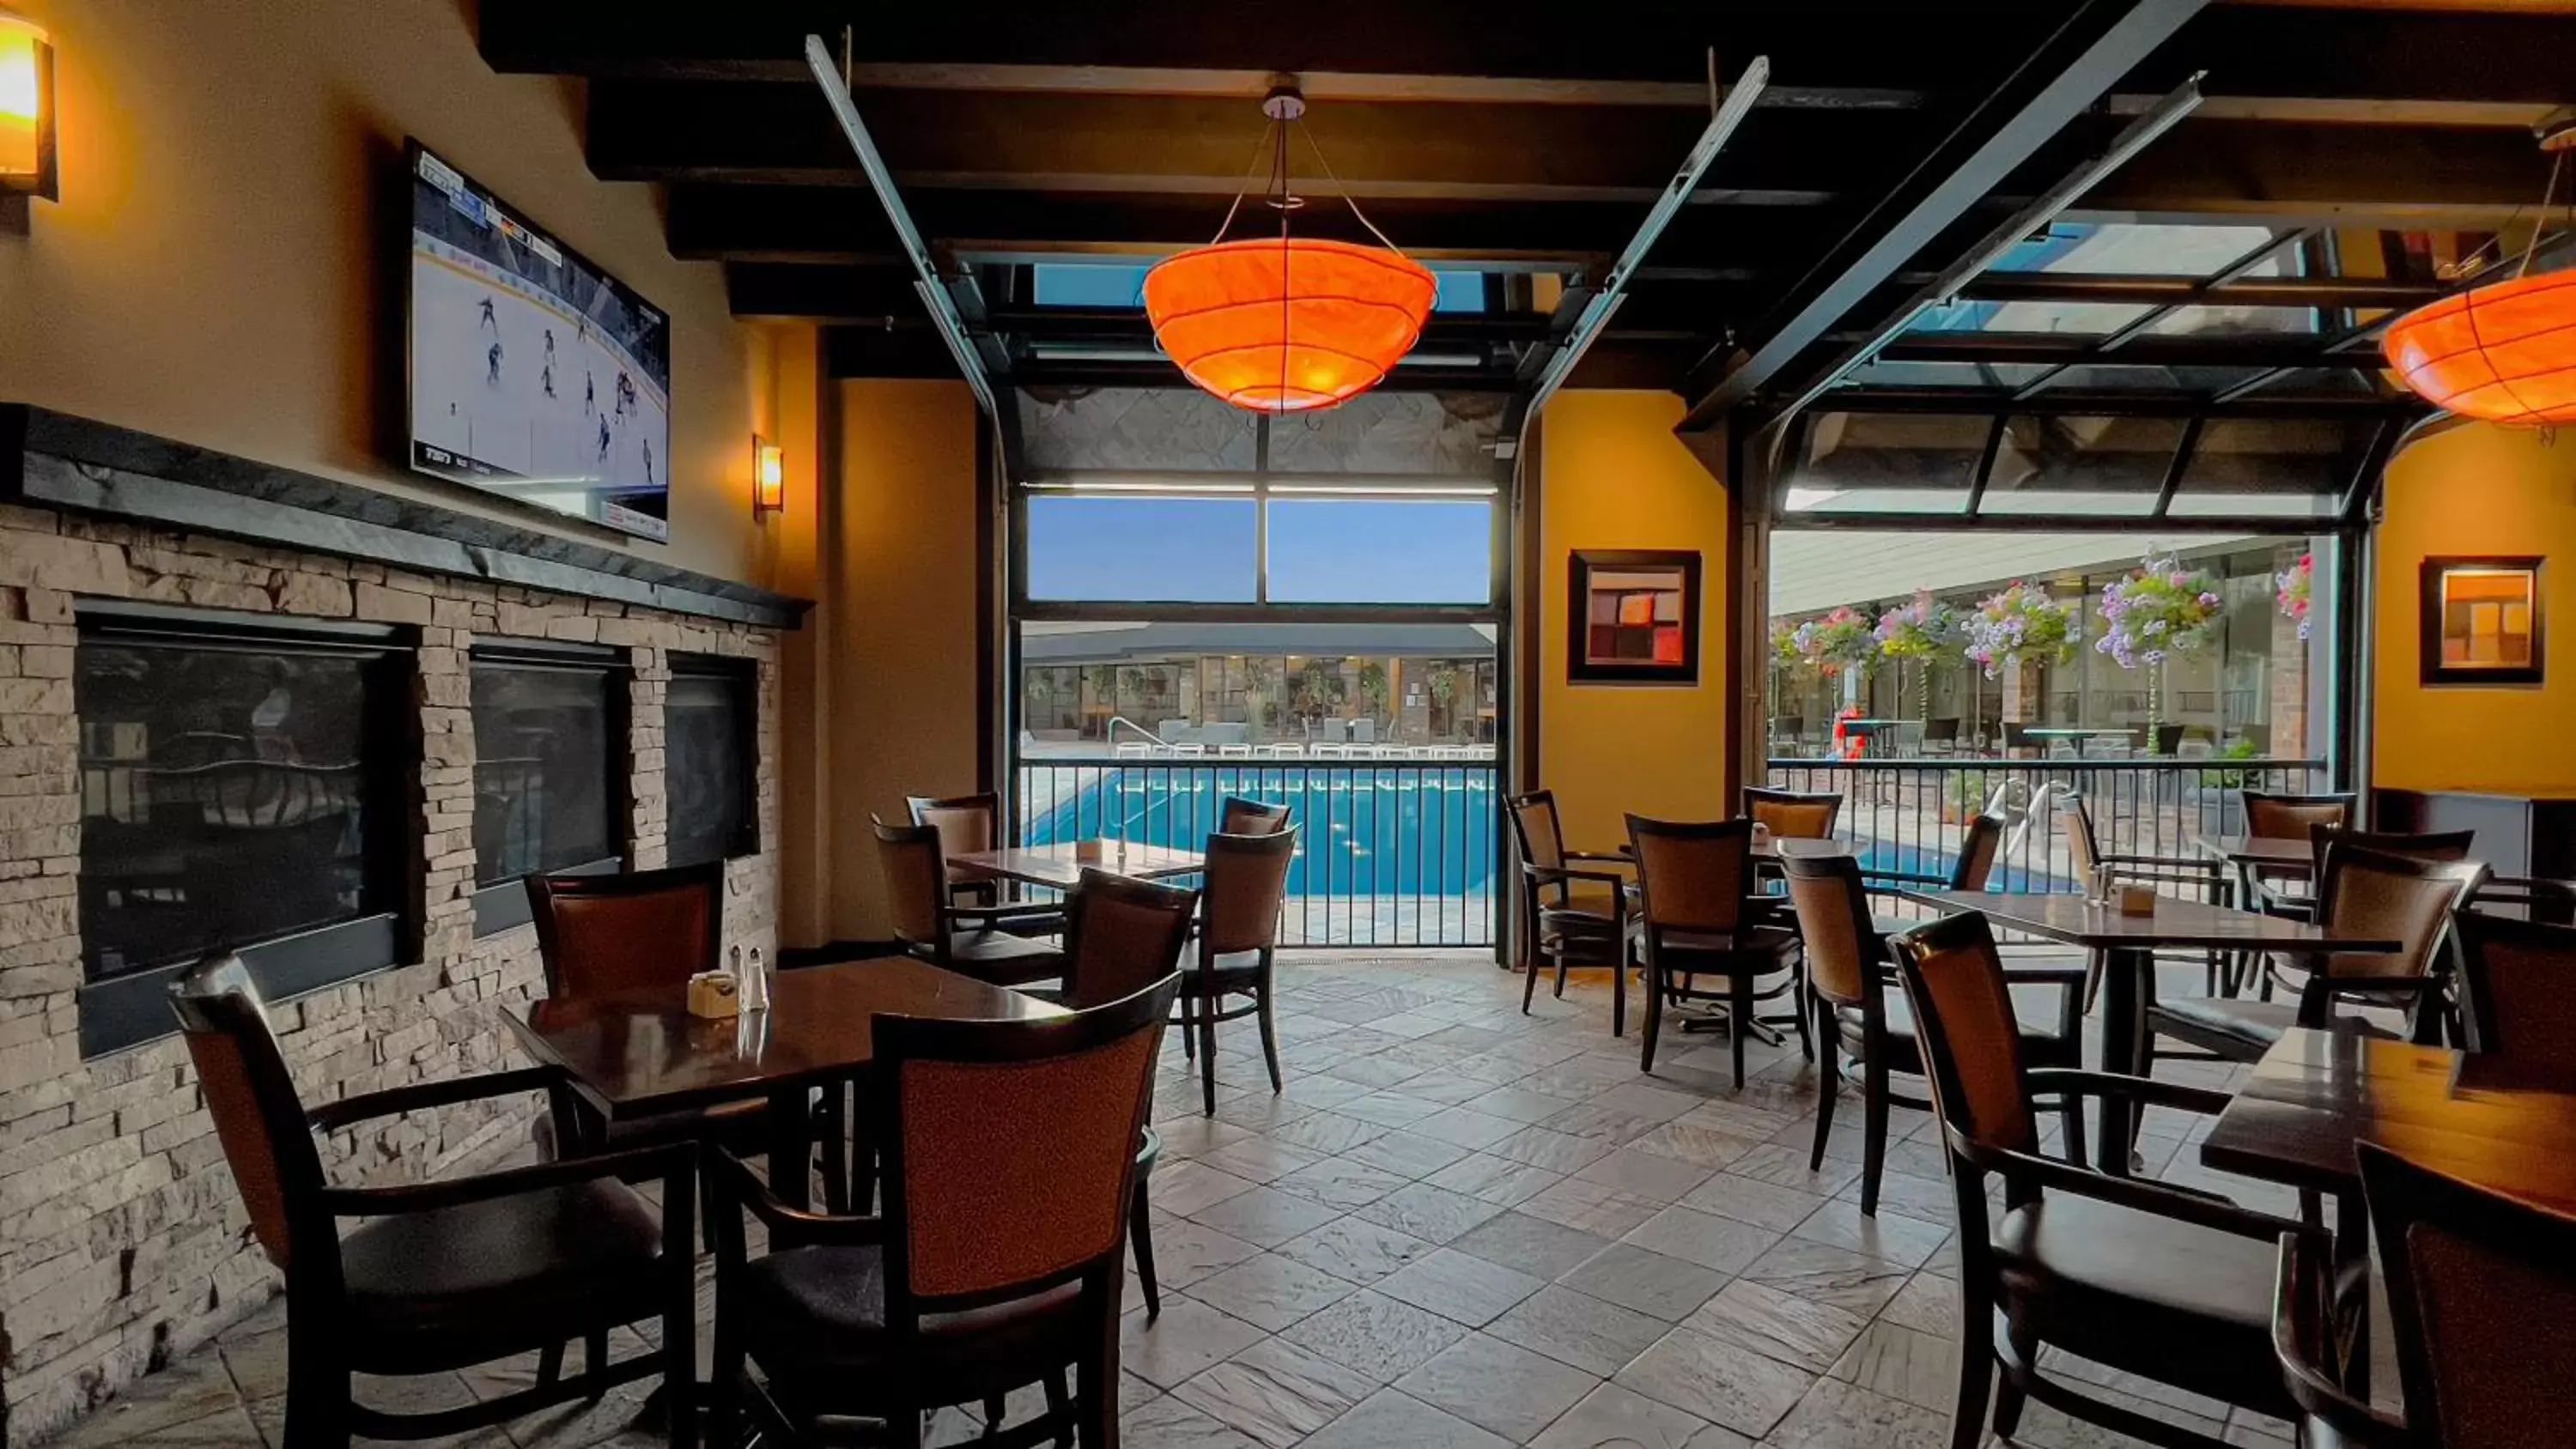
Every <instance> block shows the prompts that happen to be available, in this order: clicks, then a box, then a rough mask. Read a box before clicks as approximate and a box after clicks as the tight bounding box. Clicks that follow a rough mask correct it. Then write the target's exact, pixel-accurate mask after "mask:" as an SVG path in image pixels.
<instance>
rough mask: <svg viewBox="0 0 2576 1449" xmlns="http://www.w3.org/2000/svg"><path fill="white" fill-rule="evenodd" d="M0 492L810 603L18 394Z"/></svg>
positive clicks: (725, 613) (718, 594) (417, 559)
mask: <svg viewBox="0 0 2576 1449" xmlns="http://www.w3.org/2000/svg"><path fill="white" fill-rule="evenodd" d="M0 501H5V502H10V503H24V504H32V505H36V506H39V507H49V508H58V509H66V510H70V511H73V512H79V513H90V514H98V515H101V516H105V517H110V518H119V519H124V520H128V521H130V522H134V523H141V524H148V525H151V526H154V527H159V528H176V529H184V530H186V531H188V532H190V533H204V534H214V535H218V536H221V537H225V538H232V539H238V540H241V541H244V542H247V543H255V544H263V545H266V546H269V547H273V548H286V549H301V550H303V551H306V552H309V553H323V554H331V555H334V556H337V557H340V558H354V559H365V560H367V561H369V562H371V563H381V564H386V565H389V566H391V567H395V568H403V569H409V570H412V571H414V572H416V573H425V574H442V575H446V576H449V577H453V578H469V579H482V580H486V581H489V582H492V583H501V584H517V585H520V586H522V587H524V588H531V589H544V590H547V591H549V592H551V593H558V594H570V595H575V596H578V597H583V598H593V599H611V600H615V601H617V602H619V603H624V604H640V605H643V606H645V607H647V608H654V609H661V610H665V611H667V612H669V613H673V614H688V615H695V616H698V617H701V618H711V619H728V620H732V621H735V622H738V623H745V624H755V625H759V626H762V627H765V628H777V629H793V628H796V627H797V626H798V625H799V624H800V623H801V622H802V620H803V619H804V616H805V611H806V610H807V609H810V608H812V607H813V604H812V602H811V601H810V600H806V599H798V598H793V597H790V596H788V595H786V594H777V593H772V592H770V591H769V590H767V589H761V588H755V587H753V586H752V585H749V584H741V583H735V582H733V581H732V580H730V579H720V578H715V577H713V576H711V575H708V574H701V573H696V572H694V571H692V570H689V569H684V568H678V567H675V566H673V565H670V564H665V563H657V562H655V561H653V560H651V559H646V558H639V557H637V556H635V555H632V554H627V553H621V552H619V551H617V550H615V549H611V548H603V547H601V546H599V545H598V544H594V543H585V542H583V541H582V540H580V539H576V538H566V537H564V536H562V535H560V534H554V533H548V532H545V531H543V530H541V529H535V528H523V527H519V526H517V525H514V524H510V523H504V522H501V521H499V520H496V519H490V518H482V517H477V516H475V515H473V514H468V513H461V512H458V511H456V510H454V509H449V508H442V507H440V506H438V505H437V504H435V503H429V502H424V501H421V500H418V499H412V498H404V497H400V496H398V495H395V494H391V493H383V492H379V491H377V490H375V489H373V488H366V487H361V486H359V485H357V484H354V483H343V482H339V481H337V480H335V479H330V478H322V477H317V476H315V475H313V474H310V473H298V472H296V471H294V470H293V469H289V468H280V467H276V466H274V465H272V464H268V463H258V462H253V461H252V460H250V459H248V458H237V457H234V456H232V455H231V454H228V453H218V452H215V451H213V450H211V449H208V448H199V447H195V446H192V445H190V444H187V443H181V442H175V441H173V440H171V439H168V438H161V437H155V436H153V435H152V434H149V433H139V432H135V431H133V430H132V429H130V428H120V427H117V426H115V425H113V424H109V423H102V422H96V421H93V420H91V419H88V418H76V417H71V416H69V415H67V414H63V413H57V412H52V411H50V410H48V409H45V408H40V407H33V406H30V405H27V404H24V403H0Z"/></svg>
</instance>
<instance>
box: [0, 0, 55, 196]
mask: <svg viewBox="0 0 2576 1449" xmlns="http://www.w3.org/2000/svg"><path fill="white" fill-rule="evenodd" d="M54 119H55V117H54V47H53V46H52V44H51V43H49V42H48V40H47V39H46V36H45V29H44V27H43V26H41V25H38V24H37V23H36V22H34V21H32V20H29V19H27V18H26V17H24V16H21V15H15V14H12V13H10V12H9V11H7V10H0V193H16V194H19V195H26V196H41V197H43V198H45V199H46V200H47V201H54V200H57V199H59V198H58V196H57V194H56V190H55V178H54Z"/></svg>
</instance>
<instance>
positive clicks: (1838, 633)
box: [1796, 605, 1879, 677]
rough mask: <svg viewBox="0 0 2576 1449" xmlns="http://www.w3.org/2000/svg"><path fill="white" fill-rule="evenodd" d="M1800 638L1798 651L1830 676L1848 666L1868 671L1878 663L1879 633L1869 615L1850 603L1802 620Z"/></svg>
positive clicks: (1799, 631)
mask: <svg viewBox="0 0 2576 1449" xmlns="http://www.w3.org/2000/svg"><path fill="white" fill-rule="evenodd" d="M1796 638H1797V641H1798V652H1799V653H1801V654H1803V655H1805V656H1806V657H1807V659H1808V660H1809V661H1810V662H1812V663H1813V664H1814V665H1815V666H1816V667H1817V668H1818V669H1820V670H1822V671H1824V673H1825V674H1826V675H1827V676H1828V677H1832V676H1836V675H1839V674H1841V673H1842V672H1843V671H1844V670H1846V669H1858V670H1860V671H1862V672H1863V673H1864V674H1866V673H1867V672H1868V671H1869V670H1870V669H1871V668H1872V667H1873V666H1875V665H1876V664H1877V663H1878V659H1879V652H1878V635H1877V633H1876V631H1875V630H1874V629H1873V628H1872V627H1871V624H1870V621H1869V616H1868V615H1866V614H1863V613H1861V612H1860V611H1858V610H1856V609H1853V608H1852V607H1850V606H1849V605H1845V606H1844V607H1842V608H1839V609H1836V610H1834V611H1833V612H1832V613H1830V614H1827V615H1825V616H1824V617H1823V618H1821V619H1809V620H1808V621H1807V622H1805V623H1803V624H1800V625H1799V626H1798V628H1797V631H1796Z"/></svg>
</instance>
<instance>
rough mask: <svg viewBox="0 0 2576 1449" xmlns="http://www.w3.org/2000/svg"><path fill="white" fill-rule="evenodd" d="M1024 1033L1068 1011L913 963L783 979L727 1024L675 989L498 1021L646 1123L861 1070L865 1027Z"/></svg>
mask: <svg viewBox="0 0 2576 1449" xmlns="http://www.w3.org/2000/svg"><path fill="white" fill-rule="evenodd" d="M880 1013H884V1014H889V1015H896V1016H928V1017H937V1018H941V1019H944V1020H950V1021H997V1020H999V1021H1025V1020H1031V1019H1035V1018H1039V1017H1048V1016H1061V1015H1063V1014H1064V1008H1062V1007H1060V1006H1056V1005H1054V1004H1052V1003H1050V1002H1045V1001H1040V1000H1039V999H1037V998H1036V997H1034V996H1024V995H1022V994H1021V993H1019V992H1017V991H1012V990H1010V989H1008V988H1006V987H1001V986H989V985H986V984H985V983H983V982H981V981H976V980H973V979H971V978H969V977H965V976H960V975H958V974H956V973H955V972H953V971H942V970H940V969H939V968H938V967H936V966H932V965H930V964H928V963H927V962H922V961H916V960H913V959H912V958H911V957H909V956H889V957H886V958H884V959H882V960H874V961H848V962H843V963H841V964H840V965H837V966H813V967H807V968H805V969H803V970H797V971H781V972H779V973H778V977H777V980H776V983H775V984H774V985H773V986H772V988H771V992H770V1009H769V1010H768V1011H766V1012H754V1013H746V1014H744V1015H743V1016H740V1017H730V1018H727V1019H725V1020H722V1021H706V1020H701V1019H700V1018H698V1017H694V1016H691V1015H689V1012H688V992H687V990H686V988H684V987H680V986H653V987H643V988H638V989H635V990H630V991H614V992H608V993H605V994H602V995H599V996H592V997H583V998H581V999H579V1000H564V1001H554V1000H549V1001H540V1002H537V1003H535V1004H534V1005H532V1006H531V1007H530V1008H529V1010H528V1014H527V1015H526V1016H525V1017H524V1018H523V1017H521V1016H520V1015H519V1014H518V1013H517V1012H510V1011H505V1012H503V1013H502V1014H501V1015H502V1019H503V1020H505V1021H507V1022H509V1024H510V1027H511V1029H512V1030H513V1031H514V1032H516V1033H517V1035H518V1038H519V1043H520V1045H522V1046H524V1047H525V1048H527V1051H528V1054H529V1055H530V1056H533V1057H535V1058H536V1059H537V1060H538V1061H539V1062H541V1063H544V1064H546V1065H548V1066H555V1067H560V1068H562V1069H563V1070H564V1072H565V1073H566V1074H567V1075H569V1076H570V1077H571V1078H572V1081H573V1085H574V1087H575V1089H576V1090H578V1091H579V1092H580V1093H581V1094H582V1095H583V1096H584V1097H586V1098H588V1099H589V1100H590V1103H591V1105H592V1106H594V1107H596V1108H598V1109H599V1111H600V1112H601V1114H602V1115H604V1116H607V1117H610V1118H612V1119H620V1120H622V1119H625V1118H629V1117H641V1116H649V1115H651V1114H653V1113H656V1112H668V1111H672V1110H674V1109H677V1108H683V1107H703V1106H709V1105H713V1104H715V1103H719V1102H731V1101H741V1100H744V1099H746V1098H751V1097H759V1096H765V1095H768V1094H770V1093H773V1092H777V1091H781V1090H785V1089H788V1088H791V1087H795V1086H797V1085H799V1084H802V1083H806V1082H814V1081H826V1080H830V1079H832V1078H835V1077H838V1076H842V1075H846V1074H847V1073H849V1072H850V1071H851V1070H852V1069H854V1068H857V1067H863V1066H865V1065H866V1064H867V1063H868V1061H869V1059H870V1057H871V1055H872V1054H873V1050H874V1043H873V1041H872V1040H871V1039H870V1036H869V1019H870V1018H872V1017H874V1016H876V1015H878V1014H880Z"/></svg>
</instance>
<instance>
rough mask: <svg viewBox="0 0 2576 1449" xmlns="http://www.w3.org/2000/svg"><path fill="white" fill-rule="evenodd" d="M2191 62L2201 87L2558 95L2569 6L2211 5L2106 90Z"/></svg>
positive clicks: (2180, 72)
mask: <svg viewBox="0 0 2576 1449" xmlns="http://www.w3.org/2000/svg"><path fill="white" fill-rule="evenodd" d="M2198 70H2206V71H2208V72H2209V84H2208V87H2207V89H2208V90H2209V92H2210V94H2211V95H2213V96H2237V97H2243V96H2268V97H2281V98H2307V99H2316V100H2356V99H2363V100H2388V101H2399V100H2421V101H2469V102H2481V103H2489V104H2492V103H2497V102H2513V103H2517V104H2527V105H2532V106H2542V107H2547V106H2555V105H2563V104H2566V103H2568V102H2570V101H2576V94H2571V92H2570V87H2571V78H2572V77H2576V16H2570V15H2566V14H2559V15H2508V14H2496V13H2477V12H2472V11H2468V10H2452V11H2447V12H2436V11H2432V10H2429V9H2427V10H2420V11H2396V10H2390V9H2341V8H2338V9H2324V8H2316V7H2307V6H2266V5H2212V6H2210V7H2209V8H2208V9H2206V10H2204V11H2202V12H2201V14H2200V15H2199V16H2198V17H2196V18H2195V19H2193V20H2192V22H2191V23H2190V24H2189V25H2187V26H2185V27H2184V28H2183V29H2182V31H2181V33H2179V34H2178V35H2176V36H2175V37H2174V38H2173V39H2172V40H2171V41H2169V42H2167V43H2166V44H2165V45H2163V46H2162V47H2159V48H2158V49H2157V51H2156V53H2155V54H2154V55H2152V56H2150V57H2148V58H2147V60H2146V61H2145V62H2143V63H2142V64H2140V65H2139V66H2138V67H2137V69H2136V70H2134V71H2132V72H2131V73H2130V74H2129V75H2128V76H2126V77H2125V78H2123V79H2122V80H2121V82H2120V84H2119V85H2118V87H2117V88H2116V89H2117V90H2118V91H2119V92H2120V93H2121V94H2123V95H2124V96H2125V95H2147V96H2153V95H2158V94H2161V93H2163V92H2164V91H2167V90H2170V89H2172V88H2173V87H2174V86H2176V85H2179V84H2181V83H2182V81H2183V79H2184V77H2186V76H2188V75H2190V74H2191V73H2192V72H2194V71H2198ZM2220 114H2224V111H2223V110H2222V111H2221V112H2220Z"/></svg>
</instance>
